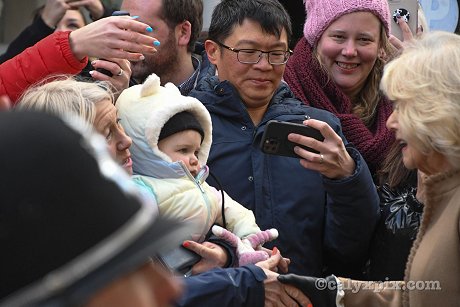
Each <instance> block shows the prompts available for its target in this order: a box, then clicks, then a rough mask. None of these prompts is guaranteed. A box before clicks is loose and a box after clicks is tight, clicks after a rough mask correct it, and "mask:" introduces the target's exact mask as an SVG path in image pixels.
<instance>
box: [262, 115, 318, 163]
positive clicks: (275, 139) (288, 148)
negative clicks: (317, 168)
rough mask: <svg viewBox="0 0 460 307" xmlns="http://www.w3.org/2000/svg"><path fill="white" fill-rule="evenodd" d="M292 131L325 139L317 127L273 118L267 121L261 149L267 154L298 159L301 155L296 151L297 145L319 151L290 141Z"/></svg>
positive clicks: (315, 151)
mask: <svg viewBox="0 0 460 307" xmlns="http://www.w3.org/2000/svg"><path fill="white" fill-rule="evenodd" d="M290 133H296V134H300V135H304V136H308V137H311V138H314V139H316V140H318V141H321V142H322V141H323V140H324V136H323V135H322V134H321V132H320V131H319V130H317V129H315V128H312V127H309V126H305V125H304V124H298V123H292V122H283V121H277V120H271V121H269V122H268V123H267V126H266V127H265V131H264V134H263V135H262V141H261V143H260V148H261V150H262V151H263V152H264V153H266V154H271V155H279V156H286V157H292V158H297V159H298V158H300V157H299V156H298V155H297V154H296V153H295V152H294V147H295V146H300V147H302V148H304V149H305V150H308V151H311V152H314V153H319V152H318V151H317V150H315V149H313V148H310V147H307V146H303V145H300V144H297V143H293V142H291V141H289V140H288V135H289V134H290Z"/></svg>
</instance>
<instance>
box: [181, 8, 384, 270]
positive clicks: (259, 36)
mask: <svg viewBox="0 0 460 307" xmlns="http://www.w3.org/2000/svg"><path fill="white" fill-rule="evenodd" d="M290 36H291V24H290V19H289V15H288V14H287V13H286V11H285V9H284V8H283V6H282V5H281V4H280V3H279V2H278V1H276V0H222V1H221V2H220V4H218V5H217V6H216V7H215V9H214V12H213V16H212V20H211V25H210V28H209V36H208V40H206V41H205V48H206V52H207V56H208V60H209V61H210V62H211V63H212V64H213V65H215V67H216V68H217V74H216V75H209V76H207V77H205V78H204V79H202V80H201V81H200V82H199V83H198V85H197V87H196V88H195V90H193V91H192V92H191V93H190V95H191V96H194V97H196V98H198V99H199V100H200V101H202V102H203V104H204V105H205V106H206V107H207V109H208V110H209V112H210V113H211V117H212V124H213V143H212V146H211V152H210V155H209V159H208V165H209V166H210V168H211V169H212V170H213V173H214V174H215V175H216V176H217V178H219V179H220V181H221V184H222V187H223V188H224V189H225V191H227V192H228V194H229V195H231V196H232V197H233V198H234V199H236V200H237V201H238V202H240V203H241V204H243V205H245V206H246V207H247V208H249V209H251V210H253V211H254V214H255V216H256V220H257V223H258V224H259V225H260V227H261V228H262V229H268V228H271V227H275V228H277V229H278V230H279V232H280V236H279V239H278V240H277V241H275V242H273V243H271V244H267V245H268V247H269V248H273V247H275V246H276V247H277V248H278V249H279V250H280V251H281V253H282V254H283V256H285V257H288V258H290V259H291V263H290V266H289V271H290V272H292V273H297V274H308V275H313V276H321V275H323V274H324V273H325V269H327V272H334V273H336V274H341V275H343V274H345V275H347V276H354V275H356V274H354V273H357V272H359V271H360V266H361V265H362V264H363V263H364V261H365V259H366V253H367V249H368V246H369V242H370V240H371V236H372V232H373V229H374V226H375V224H376V221H377V219H378V203H379V201H378V196H377V193H376V190H375V187H374V184H373V182H372V178H371V175H370V173H369V170H368V168H367V165H366V163H365V162H364V160H363V158H362V157H361V155H360V154H359V152H358V151H357V150H356V149H355V148H354V147H353V146H352V145H351V144H348V143H347V141H346V140H345V137H344V136H343V134H342V132H341V126H340V122H339V120H338V119H337V118H336V117H335V116H334V115H332V114H331V113H329V112H327V111H324V110H319V109H316V108H312V107H309V106H306V105H304V104H303V103H302V102H301V101H299V100H298V99H296V98H295V97H294V95H293V94H292V92H291V91H290V89H289V88H288V87H287V85H286V84H285V83H284V82H283V81H282V76H283V72H284V69H285V64H286V62H287V61H288V59H289V56H290V55H291V53H292V51H291V50H289V47H288V46H289V38H290ZM325 82H327V80H325ZM305 118H311V119H309V120H308V121H307V122H306V123H307V124H308V125H309V126H311V127H313V128H316V129H318V130H320V132H321V134H322V135H323V136H324V141H323V142H320V141H316V140H314V139H312V138H309V137H305V136H300V135H291V136H290V140H291V141H294V142H296V143H298V144H299V145H306V146H309V147H312V148H314V149H316V150H317V151H318V152H319V153H313V152H308V151H306V150H303V149H301V148H300V147H298V149H296V153H297V154H298V155H299V159H300V161H299V159H295V158H290V157H281V156H275V155H266V154H264V153H263V152H262V151H261V150H260V147H259V144H260V141H261V139H262V134H263V133H264V130H265V128H266V126H267V122H268V121H269V120H280V121H289V122H297V123H302V122H303V121H304V120H305ZM286 141H287V140H286ZM209 181H210V184H212V185H214V186H216V184H215V182H213V181H212V180H209Z"/></svg>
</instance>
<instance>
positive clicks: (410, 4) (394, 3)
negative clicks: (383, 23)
mask: <svg viewBox="0 0 460 307" xmlns="http://www.w3.org/2000/svg"><path fill="white" fill-rule="evenodd" d="M388 5H389V6H390V15H391V19H392V20H391V23H390V29H391V30H390V31H391V34H393V35H394V36H396V37H397V38H398V39H399V40H401V41H402V40H403V36H402V32H401V29H400V28H399V26H398V24H397V23H396V20H397V19H396V15H397V14H398V13H399V15H401V17H402V18H403V20H405V21H406V22H407V24H408V25H409V28H410V30H411V32H412V34H413V35H415V34H416V33H417V27H418V0H388Z"/></svg>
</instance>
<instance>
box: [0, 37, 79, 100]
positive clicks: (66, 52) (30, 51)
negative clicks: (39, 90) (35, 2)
mask: <svg viewBox="0 0 460 307" xmlns="http://www.w3.org/2000/svg"><path fill="white" fill-rule="evenodd" d="M69 34H70V31H68V32H60V31H57V32H54V33H53V34H51V35H49V36H47V37H45V38H44V39H42V40H41V41H39V42H38V43H36V44H35V45H34V46H32V47H30V48H27V49H26V50H24V51H23V52H22V53H20V54H18V55H17V56H15V57H14V58H12V59H11V60H8V61H6V62H5V63H3V64H1V65H0V96H2V95H7V96H9V97H10V99H11V101H12V103H13V105H14V104H16V103H17V101H18V99H19V97H20V96H21V94H22V93H23V92H24V91H25V90H26V89H27V88H28V87H29V86H30V85H32V84H34V83H36V82H38V81H40V80H42V79H43V78H45V77H47V76H49V75H53V74H77V73H79V72H80V71H81V70H82V69H83V68H84V67H85V66H86V64H87V62H88V58H86V57H85V58H84V59H83V60H82V61H78V59H76V58H75V56H74V55H73V53H72V50H71V49H70V42H69Z"/></svg>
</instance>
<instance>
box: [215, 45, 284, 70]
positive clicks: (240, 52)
mask: <svg viewBox="0 0 460 307" xmlns="http://www.w3.org/2000/svg"><path fill="white" fill-rule="evenodd" d="M216 43H217V44H218V45H219V46H221V47H224V48H225V49H228V50H230V51H233V52H235V53H236V58H237V59H238V62H240V63H242V64H257V63H259V61H260V58H262V54H264V53H265V54H267V58H268V63H270V64H271V65H283V64H286V62H287V60H288V59H289V57H290V56H291V54H292V50H288V51H284V50H271V51H262V50H258V49H236V48H232V47H229V46H227V45H224V44H222V43H221V42H218V41H216Z"/></svg>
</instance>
